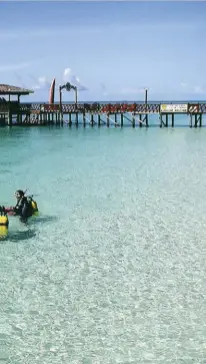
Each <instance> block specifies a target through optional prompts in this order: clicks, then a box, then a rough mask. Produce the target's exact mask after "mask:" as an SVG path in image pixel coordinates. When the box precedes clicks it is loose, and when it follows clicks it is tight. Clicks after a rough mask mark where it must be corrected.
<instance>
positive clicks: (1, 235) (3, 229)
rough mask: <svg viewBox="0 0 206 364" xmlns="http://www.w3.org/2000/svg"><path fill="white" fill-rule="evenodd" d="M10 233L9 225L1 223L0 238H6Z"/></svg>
mask: <svg viewBox="0 0 206 364" xmlns="http://www.w3.org/2000/svg"><path fill="white" fill-rule="evenodd" d="M7 235H8V227H7V226H3V225H0V239H1V238H5V237H6V236H7Z"/></svg>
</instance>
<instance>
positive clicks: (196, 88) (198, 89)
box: [180, 82, 206, 94]
mask: <svg viewBox="0 0 206 364" xmlns="http://www.w3.org/2000/svg"><path fill="white" fill-rule="evenodd" d="M180 86H181V87H182V88H183V89H184V90H185V91H187V92H191V93H195V94H204V93H206V89H205V88H204V87H203V86H202V85H190V84H189V83H187V82H180Z"/></svg>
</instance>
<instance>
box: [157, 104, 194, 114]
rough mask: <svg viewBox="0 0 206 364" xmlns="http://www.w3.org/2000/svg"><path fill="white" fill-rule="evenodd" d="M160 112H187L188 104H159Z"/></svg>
mask: <svg viewBox="0 0 206 364" xmlns="http://www.w3.org/2000/svg"><path fill="white" fill-rule="evenodd" d="M160 112H163V113H187V112H188V104H161V105H160Z"/></svg>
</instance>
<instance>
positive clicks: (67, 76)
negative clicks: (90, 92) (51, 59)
mask: <svg viewBox="0 0 206 364" xmlns="http://www.w3.org/2000/svg"><path fill="white" fill-rule="evenodd" d="M63 80H64V82H71V84H72V85H74V86H76V87H77V89H78V91H86V90H87V87H85V86H84V85H82V83H81V81H80V79H79V77H77V76H75V75H74V74H73V72H72V70H71V68H65V70H64V74H63Z"/></svg>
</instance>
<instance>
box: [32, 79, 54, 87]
mask: <svg viewBox="0 0 206 364" xmlns="http://www.w3.org/2000/svg"><path fill="white" fill-rule="evenodd" d="M50 85H51V82H49V81H48V80H47V79H46V77H45V76H41V77H39V78H38V79H37V82H36V84H35V85H34V86H33V89H34V90H48V89H49V88H50Z"/></svg>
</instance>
